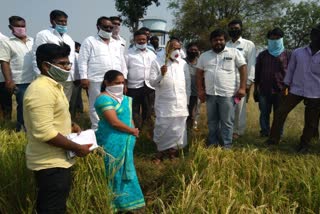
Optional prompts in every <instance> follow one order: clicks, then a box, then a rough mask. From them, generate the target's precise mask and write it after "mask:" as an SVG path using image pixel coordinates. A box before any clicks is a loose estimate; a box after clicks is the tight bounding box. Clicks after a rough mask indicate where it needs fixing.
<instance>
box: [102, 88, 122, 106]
mask: <svg viewBox="0 0 320 214" xmlns="http://www.w3.org/2000/svg"><path fill="white" fill-rule="evenodd" d="M123 88H124V85H123V84H120V85H112V86H107V87H106V92H107V93H109V94H110V95H111V96H113V97H114V98H115V99H116V100H117V101H118V102H119V103H121V102H122V99H123Z"/></svg>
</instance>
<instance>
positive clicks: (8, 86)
mask: <svg viewBox="0 0 320 214" xmlns="http://www.w3.org/2000/svg"><path fill="white" fill-rule="evenodd" d="M5 87H6V89H7V91H8V92H9V93H10V94H13V92H14V90H15V89H16V87H17V86H16V84H15V83H14V81H13V80H10V81H6V82H5Z"/></svg>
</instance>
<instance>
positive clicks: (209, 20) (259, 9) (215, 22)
mask: <svg viewBox="0 0 320 214" xmlns="http://www.w3.org/2000/svg"><path fill="white" fill-rule="evenodd" d="M288 3H289V0H224V1H221V0H172V1H171V2H170V4H169V8H171V9H173V11H174V12H173V13H174V16H175V20H174V23H175V27H174V30H173V31H172V32H171V33H172V34H175V35H176V36H179V37H180V38H181V39H183V40H186V41H190V40H198V41H200V43H201V44H203V45H204V44H206V43H207V41H208V35H209V33H210V32H211V31H212V30H213V29H215V28H218V27H219V28H226V26H227V24H228V22H229V21H231V20H232V19H234V18H240V19H242V20H243V22H244V28H245V32H244V33H245V36H246V37H247V38H249V39H252V40H254V41H255V42H257V43H262V42H263V40H264V35H265V31H266V29H269V28H270V27H271V26H272V25H273V24H274V23H275V22H276V21H277V19H278V18H279V17H280V16H281V15H282V14H283V12H284V11H283V9H282V8H285V7H286V5H287V4H288ZM262 38H263V39H262ZM204 46H207V45H204Z"/></svg>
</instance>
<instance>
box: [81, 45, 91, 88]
mask: <svg viewBox="0 0 320 214" xmlns="http://www.w3.org/2000/svg"><path fill="white" fill-rule="evenodd" d="M90 53H91V45H90V43H89V41H88V39H86V40H84V42H83V44H82V45H81V48H80V53H79V61H78V66H79V75H80V79H81V86H82V88H84V89H88V88H89V80H88V63H89V57H90Z"/></svg>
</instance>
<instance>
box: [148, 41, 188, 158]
mask: <svg viewBox="0 0 320 214" xmlns="http://www.w3.org/2000/svg"><path fill="white" fill-rule="evenodd" d="M166 50H167V51H168V52H167V54H168V56H169V58H168V60H167V61H166V64H165V65H162V66H161V67H160V65H159V64H158V62H157V61H156V60H154V61H153V63H152V65H151V72H150V84H151V86H152V87H154V88H155V91H156V92H155V93H156V97H155V104H154V108H155V113H156V121H155V127H154V132H153V133H154V135H153V141H154V142H155V143H156V144H157V149H158V151H159V152H158V154H157V157H156V160H155V161H156V162H159V161H161V160H162V159H163V157H164V156H165V155H168V156H169V158H173V157H175V156H176V155H177V151H178V149H181V148H183V147H185V146H186V145H187V129H186V120H187V117H188V98H189V96H190V73H189V70H188V64H187V63H186V61H185V60H184V59H182V58H181V55H180V53H181V52H180V50H181V44H180V42H179V41H178V40H177V39H173V40H170V41H168V43H167V48H166Z"/></svg>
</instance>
